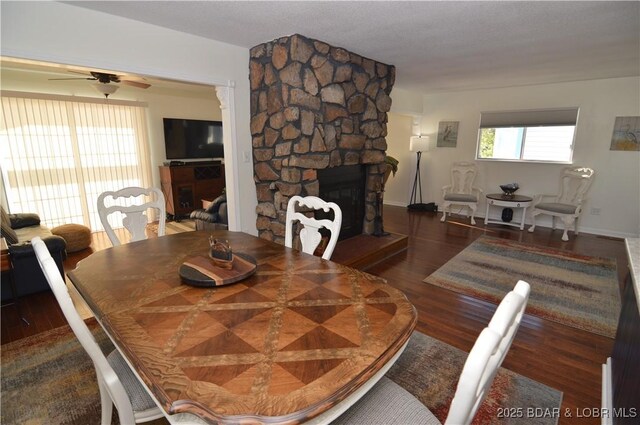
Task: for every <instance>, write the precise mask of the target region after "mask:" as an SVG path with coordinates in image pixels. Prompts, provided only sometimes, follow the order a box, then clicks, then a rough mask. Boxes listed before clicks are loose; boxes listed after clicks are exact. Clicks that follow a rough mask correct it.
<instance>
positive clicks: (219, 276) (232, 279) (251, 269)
mask: <svg viewBox="0 0 640 425" xmlns="http://www.w3.org/2000/svg"><path fill="white" fill-rule="evenodd" d="M209 246H210V249H209V255H208V256H207V257H205V256H204V255H198V256H195V257H190V258H187V259H186V260H185V262H184V263H182V265H181V266H180V270H179V273H180V277H181V278H182V281H183V282H184V283H186V284H188V285H192V286H202V287H212V286H223V285H229V284H232V283H236V282H239V281H241V280H243V279H246V278H247V277H249V276H251V275H252V274H254V273H255V271H256V269H257V265H256V260H255V259H254V258H253V257H251V256H249V255H246V254H241V253H235V254H234V253H233V251H232V250H231V246H230V245H229V241H224V242H223V241H221V240H218V239H214V238H213V237H210V238H209Z"/></svg>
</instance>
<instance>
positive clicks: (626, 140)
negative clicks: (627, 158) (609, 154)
mask: <svg viewBox="0 0 640 425" xmlns="http://www.w3.org/2000/svg"><path fill="white" fill-rule="evenodd" d="M609 149H610V150H612V151H640V117H616V122H615V124H614V125H613V135H612V136H611V147H610V148H609Z"/></svg>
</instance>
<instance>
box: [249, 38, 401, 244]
mask: <svg viewBox="0 0 640 425" xmlns="http://www.w3.org/2000/svg"><path fill="white" fill-rule="evenodd" d="M250 56H251V60H250V65H249V78H250V83H251V135H252V140H253V161H254V179H255V182H256V192H257V196H258V206H257V208H256V212H257V214H258V218H257V223H256V225H257V229H258V232H259V235H260V237H262V238H265V239H269V240H273V241H276V242H279V243H284V234H285V216H286V209H287V203H288V201H289V198H290V197H291V196H294V195H301V196H306V195H314V196H320V197H322V198H323V199H324V198H325V197H331V196H333V195H336V196H337V198H339V199H341V202H343V204H344V205H345V207H343V206H342V205H341V209H342V210H343V215H345V216H348V218H349V220H348V222H347V223H343V230H341V234H342V233H343V232H345V235H350V234H359V233H365V234H371V233H373V231H374V219H375V215H376V209H377V204H376V202H377V196H376V193H377V191H379V189H380V187H381V185H382V179H383V175H384V171H385V168H386V166H385V163H384V158H385V151H386V149H387V142H386V140H385V136H386V135H387V125H386V123H387V112H388V111H389V109H390V107H391V98H390V97H389V94H390V93H391V88H392V87H393V83H394V81H395V67H394V66H393V65H386V64H383V63H379V62H375V61H373V60H371V59H367V58H364V57H362V56H359V55H357V54H354V53H351V52H348V51H347V50H345V49H342V48H339V47H333V46H330V45H328V44H326V43H323V42H321V41H318V40H312V39H309V38H306V37H303V36H301V35H298V34H295V35H292V36H289V37H282V38H279V39H277V40H273V41H271V42H268V43H264V44H260V45H258V46H255V47H253V48H252V49H251V52H250ZM341 168H344V171H343V170H339V169H341ZM342 172H344V173H345V175H347V176H350V177H349V178H351V177H353V178H354V180H349V183H344V182H346V181H347V180H345V177H340V175H341V173H342ZM336 173H337V174H336ZM358 175H359V176H360V177H358ZM336 176H338V177H336ZM341 182H342V183H344V184H342V187H341V188H340V189H336V188H335V185H336V183H337V184H340V183H341ZM332 185H333V186H332ZM350 191H351V192H350ZM358 192H360V194H361V201H358V202H349V200H348V199H347V198H350V197H352V196H353V194H356V193H358ZM349 193H351V194H349ZM332 194H333V195H332ZM327 200H328V199H327ZM334 202H336V201H334ZM345 202H346V203H345ZM336 203H338V202H336ZM338 205H340V203H338ZM345 208H346V211H345ZM354 228H355V231H354Z"/></svg>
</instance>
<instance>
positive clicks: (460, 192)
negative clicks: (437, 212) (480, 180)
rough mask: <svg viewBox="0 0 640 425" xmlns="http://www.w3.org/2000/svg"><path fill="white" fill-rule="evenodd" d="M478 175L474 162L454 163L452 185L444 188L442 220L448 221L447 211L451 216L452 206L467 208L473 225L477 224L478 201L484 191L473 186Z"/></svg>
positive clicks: (452, 166)
mask: <svg viewBox="0 0 640 425" xmlns="http://www.w3.org/2000/svg"><path fill="white" fill-rule="evenodd" d="M477 174H478V167H477V166H476V164H474V163H473V162H454V163H453V164H452V165H451V184H449V185H447V186H443V187H442V199H443V203H442V218H441V219H440V221H442V222H443V223H444V222H445V221H446V220H447V211H449V215H451V206H452V205H459V206H461V207H467V208H468V209H469V210H470V211H471V212H470V213H469V215H470V218H471V224H474V225H475V224H476V220H475V218H474V216H475V214H476V210H477V209H478V200H479V197H480V194H481V193H482V189H480V188H478V187H475V186H474V185H473V183H474V181H475V179H476V176H477Z"/></svg>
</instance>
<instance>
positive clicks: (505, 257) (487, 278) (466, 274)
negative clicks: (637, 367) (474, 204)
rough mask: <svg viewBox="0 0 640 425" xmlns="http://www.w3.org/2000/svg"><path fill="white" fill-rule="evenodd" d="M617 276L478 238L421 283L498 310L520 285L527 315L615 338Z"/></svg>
mask: <svg viewBox="0 0 640 425" xmlns="http://www.w3.org/2000/svg"><path fill="white" fill-rule="evenodd" d="M617 276H618V275H617V272H616V262H615V260H614V259H610V258H598V257H589V256H586V255H579V254H575V253H572V252H568V251H560V250H555V249H550V248H546V247H538V246H534V245H525V244H521V243H518V242H513V241H509V240H506V239H499V238H491V237H487V236H482V237H480V238H478V239H477V240H476V241H475V242H473V243H472V244H471V245H469V246H468V247H467V248H465V249H464V250H463V251H462V252H461V253H459V254H458V255H456V256H455V257H453V258H452V259H451V260H450V261H449V262H447V263H446V264H445V265H444V266H442V267H440V268H439V269H438V270H436V271H435V272H434V273H433V274H431V275H430V276H429V277H427V278H426V279H424V282H426V283H430V284H432V285H437V286H440V287H442V288H446V289H450V290H452V291H456V292H460V293H462V294H465V295H470V296H472V297H475V298H480V299H483V300H486V301H489V302H493V303H495V304H498V303H499V302H500V300H502V298H503V297H504V296H505V295H506V294H507V292H509V291H510V290H512V289H513V287H514V286H515V284H516V282H517V281H518V280H524V281H526V282H528V283H529V284H530V285H531V294H530V296H529V303H528V304H527V313H529V314H532V315H534V316H538V317H542V318H544V319H549V320H553V321H556V322H559V323H562V324H565V325H567V326H571V327H575V328H579V329H584V330H586V331H589V332H593V333H597V334H599V335H604V336H607V337H610V338H615V332H616V326H617V322H618V315H619V314H620V293H619V289H618V277H617Z"/></svg>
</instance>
